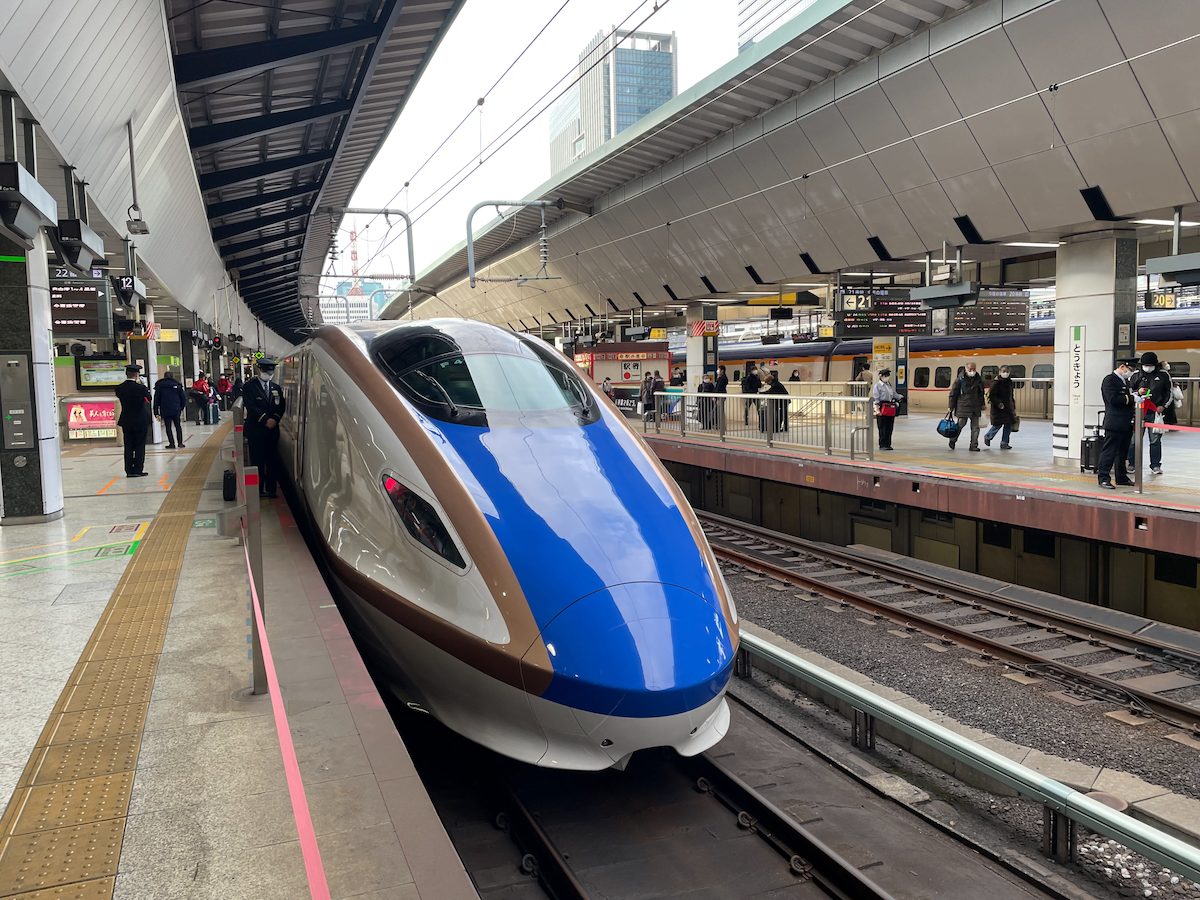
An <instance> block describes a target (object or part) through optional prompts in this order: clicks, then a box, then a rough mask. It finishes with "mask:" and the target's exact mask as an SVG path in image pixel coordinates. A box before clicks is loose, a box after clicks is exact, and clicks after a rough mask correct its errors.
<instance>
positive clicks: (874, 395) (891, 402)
mask: <svg viewBox="0 0 1200 900" xmlns="http://www.w3.org/2000/svg"><path fill="white" fill-rule="evenodd" d="M901 399H902V398H901V395H900V393H899V392H898V391H897V390H896V389H895V388H894V387H892V370H891V369H880V370H879V380H878V381H877V382H875V386H874V387H873V388H871V406H872V407H873V408H874V412H875V424H876V427H877V428H878V429H879V449H880V450H891V449H892V429H894V428H895V427H896V409H897V407H898V406H899V405H900V400H901Z"/></svg>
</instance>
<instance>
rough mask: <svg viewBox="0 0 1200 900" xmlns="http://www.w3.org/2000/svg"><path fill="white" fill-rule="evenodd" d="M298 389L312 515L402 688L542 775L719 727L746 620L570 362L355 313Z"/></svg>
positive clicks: (642, 460)
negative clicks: (360, 318)
mask: <svg viewBox="0 0 1200 900" xmlns="http://www.w3.org/2000/svg"><path fill="white" fill-rule="evenodd" d="M281 382H282V386H283V389H284V392H285V395H286V397H287V402H288V410H289V415H288V416H287V417H285V419H284V420H283V422H282V423H281V435H280V448H279V450H280V457H281V460H282V462H283V465H284V468H285V469H286V470H287V472H288V473H289V474H290V476H291V482H292V486H293V487H294V489H295V491H296V493H297V495H298V498H299V501H300V502H299V504H298V506H299V507H300V509H299V510H298V511H297V515H298V516H303V517H306V518H307V520H308V523H309V525H310V529H311V531H312V532H313V533H314V535H315V539H316V541H317V543H318V546H319V549H320V550H321V551H322V552H323V555H324V558H325V561H326V562H327V564H328V568H329V570H331V571H332V573H333V576H334V577H335V579H336V581H337V583H338V586H339V588H340V590H341V592H342V594H343V596H344V597H345V599H346V600H347V602H348V603H349V604H350V606H351V607H352V608H353V610H354V613H355V615H356V616H357V617H358V618H359V619H360V621H361V622H362V623H363V624H364V625H365V629H364V632H365V634H366V635H367V636H368V637H369V639H370V641H371V642H372V643H373V644H374V646H375V649H376V651H377V652H378V655H379V657H380V658H381V659H382V660H383V661H384V667H385V671H386V675H387V678H388V679H389V680H390V681H391V686H392V688H393V689H394V691H395V692H396V693H397V695H398V696H399V697H400V698H401V699H402V700H404V701H405V702H407V703H408V704H410V705H411V706H413V707H415V708H419V709H421V710H424V711H427V712H429V713H431V714H432V715H434V716H435V717H436V718H438V719H439V720H440V721H441V722H443V723H444V724H445V725H447V726H449V727H450V728H452V729H453V730H455V731H457V732H459V733H460V734H462V735H464V736H466V737H468V738H470V739H472V740H474V741H476V742H478V743H480V744H483V745H484V746H486V747H489V748H491V749H494V750H496V751H498V752H500V753H503V754H505V755H507V756H510V757H513V758H515V759H519V760H522V761H525V762H529V763H534V764H537V765H541V766H550V767H559V768H569V769H591V770H596V769H604V768H609V767H616V768H623V767H624V766H625V764H626V763H627V762H628V760H629V758H630V756H631V755H632V754H633V753H634V752H635V751H637V750H639V749H643V748H647V747H673V748H674V749H675V750H677V751H678V752H679V753H681V754H683V755H686V756H690V755H694V754H696V753H700V752H701V751H703V750H706V749H708V748H709V747H711V746H712V745H713V744H715V743H716V742H717V741H718V740H720V739H721V737H722V736H723V735H724V734H725V732H726V730H727V729H728V725H729V709H728V706H727V705H726V702H725V698H724V693H725V688H726V686H727V683H728V681H729V677H730V674H731V672H732V667H733V660H734V655H735V653H736V650H737V645H738V633H737V612H736V609H735V607H734V604H733V600H732V598H731V597H730V595H729V592H728V590H727V589H726V587H725V582H724V580H723V578H722V576H721V572H720V569H719V568H718V566H717V563H716V559H715V557H714V556H713V553H712V550H711V549H710V548H709V545H708V541H707V540H706V538H705V537H704V533H703V532H702V531H701V529H700V526H699V523H698V521H697V520H696V517H695V515H694V514H693V512H692V509H691V507H690V506H689V505H688V502H687V500H686V499H685V498H684V496H683V494H682V493H681V492H680V489H679V488H678V486H677V485H676V483H675V482H674V480H673V479H672V478H671V477H670V476H669V475H668V474H667V473H666V471H665V470H664V469H663V468H662V466H661V465H660V464H659V463H658V460H657V459H656V458H655V456H654V455H653V454H652V453H651V452H650V451H649V450H648V448H647V447H646V445H645V444H644V443H643V442H642V440H641V438H640V437H638V435H637V434H636V433H635V432H634V431H633V430H632V429H631V428H630V426H629V425H628V424H627V422H626V420H625V418H624V417H623V416H622V415H621V414H620V413H619V412H617V410H616V408H615V407H614V406H613V405H612V404H611V402H610V401H608V399H607V398H605V397H604V396H603V394H601V393H600V392H599V391H597V390H596V389H595V388H594V387H592V386H591V385H589V384H587V383H586V380H585V379H583V378H581V377H580V376H579V373H578V372H577V371H576V370H575V368H574V366H572V365H571V363H570V362H569V361H568V360H566V359H565V358H564V357H563V356H562V355H561V354H560V353H558V352H556V351H555V350H554V349H553V348H552V347H550V346H548V345H547V344H545V343H544V342H543V341H541V340H538V339H536V338H532V337H529V336H527V335H521V334H513V333H512V332H509V331H505V330H503V329H500V328H496V327H494V326H491V325H486V324H483V323H480V322H472V321H467V320H461V319H445V320H438V319H435V320H429V321H425V322H416V323H394V322H386V323H384V322H371V323H361V324H358V325H352V326H337V327H326V328H322V329H321V330H319V331H317V332H316V333H315V334H314V335H313V336H312V337H311V338H310V339H309V340H308V341H307V342H305V343H304V344H303V345H301V346H300V347H298V348H297V349H296V350H295V351H294V352H293V354H292V355H291V356H290V357H288V358H287V359H286V360H284V361H283V362H282V363H281ZM293 410H294V411H295V412H294V414H293V413H292V411H293Z"/></svg>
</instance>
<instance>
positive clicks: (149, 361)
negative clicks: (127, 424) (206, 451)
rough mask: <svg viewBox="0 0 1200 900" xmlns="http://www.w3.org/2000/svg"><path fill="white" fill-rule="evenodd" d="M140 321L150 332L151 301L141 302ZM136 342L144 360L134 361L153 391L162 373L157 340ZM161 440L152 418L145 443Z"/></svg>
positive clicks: (149, 339)
mask: <svg viewBox="0 0 1200 900" xmlns="http://www.w3.org/2000/svg"><path fill="white" fill-rule="evenodd" d="M142 321H143V322H144V323H145V325H146V334H147V335H148V334H150V332H151V330H152V329H151V328H150V327H149V326H150V325H151V324H152V323H153V322H154V304H153V303H143V304H142ZM138 343H139V344H144V346H145V352H146V359H145V360H144V361H143V360H140V359H135V360H134V362H136V363H137V364H138V365H140V366H141V367H142V374H143V375H144V376H145V377H146V386H147V387H148V388H150V390H151V392H153V391H154V385H155V384H156V383H157V382H158V379H160V378H162V373H161V372H159V371H158V341H155V340H152V339H151V338H149V337H147V338H146V340H145V341H144V342H142V341H139V342H138ZM162 442H163V433H162V423H161V422H160V421H158V419H154V420H153V422H151V425H150V437H149V440H148V441H147V443H150V444H161V443H162Z"/></svg>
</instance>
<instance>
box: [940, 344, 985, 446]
mask: <svg viewBox="0 0 1200 900" xmlns="http://www.w3.org/2000/svg"><path fill="white" fill-rule="evenodd" d="M981 412H983V378H982V377H981V376H980V375H979V373H978V372H977V371H976V366H975V362H974V361H971V362H969V363H967V367H966V369H965V370H963V372H962V374H961V375H959V377H958V380H956V381H955V382H954V387H952V388H951V389H950V408H949V409H948V410H946V413H947V415H949V414H950V413H953V414H954V415H955V416H957V417H958V431H959V434H961V433H962V430H963V428H965V427H966V425H967V423H968V422H969V423H970V424H971V446H970V447H968V448H967V449H968V450H973V451H976V452H978V451H979V414H980V413H981ZM957 442H958V435H957V434H956V435H955V436H954V437H953V438H951V439H950V449H951V450H953V449H954V445H955V444H956V443H957Z"/></svg>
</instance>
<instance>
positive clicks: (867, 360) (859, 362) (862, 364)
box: [850, 356, 871, 381]
mask: <svg viewBox="0 0 1200 900" xmlns="http://www.w3.org/2000/svg"><path fill="white" fill-rule="evenodd" d="M850 368H851V375H850V380H851V381H858V376H859V375H861V374H862V372H863V370H864V369H869V368H871V357H869V356H856V357H854V364H853V365H852V366H851V367H850Z"/></svg>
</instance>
